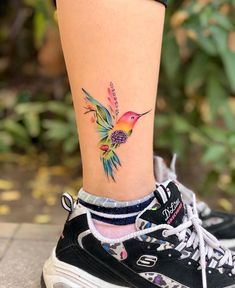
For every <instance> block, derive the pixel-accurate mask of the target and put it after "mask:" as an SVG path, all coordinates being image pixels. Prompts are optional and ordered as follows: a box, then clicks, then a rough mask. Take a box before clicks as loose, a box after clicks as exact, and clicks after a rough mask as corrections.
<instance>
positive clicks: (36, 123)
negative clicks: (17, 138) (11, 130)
mask: <svg viewBox="0 0 235 288" xmlns="http://www.w3.org/2000/svg"><path fill="white" fill-rule="evenodd" d="M24 123H25V126H26V128H27V130H28V131H29V135H30V136H31V137H37V136H39V133H40V118H39V116H38V114H36V113H33V112H28V113H27V114H25V115H24Z"/></svg>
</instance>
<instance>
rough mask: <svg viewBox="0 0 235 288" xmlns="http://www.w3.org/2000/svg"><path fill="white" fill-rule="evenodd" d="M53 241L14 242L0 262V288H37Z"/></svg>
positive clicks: (53, 243)
mask: <svg viewBox="0 0 235 288" xmlns="http://www.w3.org/2000/svg"><path fill="white" fill-rule="evenodd" d="M54 245H55V242H54V241H33V240H27V241H23V240H14V241H13V242H12V243H11V245H10V248H9V249H8V250H7V252H6V254H5V256H4V258H3V260H2V261H1V262H0V271H1V273H0V288H39V287H40V277H41V272H42V267H43V263H44V261H45V260H46V259H47V258H48V256H49V255H50V251H51V249H52V248H53V247H54Z"/></svg>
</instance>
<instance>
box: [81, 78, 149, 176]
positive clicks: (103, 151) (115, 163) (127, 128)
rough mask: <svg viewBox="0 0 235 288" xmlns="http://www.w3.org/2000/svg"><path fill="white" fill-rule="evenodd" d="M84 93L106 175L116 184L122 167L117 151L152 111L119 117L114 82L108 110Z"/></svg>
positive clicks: (87, 111) (109, 94)
mask: <svg viewBox="0 0 235 288" xmlns="http://www.w3.org/2000/svg"><path fill="white" fill-rule="evenodd" d="M82 91H83V93H84V100H85V103H86V106H85V107H84V108H85V109H86V112H85V114H88V113H91V114H92V118H91V120H92V122H93V123H94V124H95V125H96V129H97V132H98V133H99V136H100V141H99V149H100V160H101V162H102V164H103V168H104V171H105V174H106V176H107V177H108V178H111V179H112V180H113V181H114V182H115V171H116V170H118V167H120V166H121V161H120V159H119V157H118V155H117V154H116V149H117V148H118V147H119V146H120V145H122V144H125V143H126V142H127V140H128V138H129V137H130V136H131V135H132V132H133V129H134V127H135V125H136V123H137V122H138V120H139V119H140V118H141V117H142V116H144V115H146V114H147V113H149V112H150V111H151V110H149V111H147V112H145V113H141V114H139V113H136V112H133V111H128V112H126V113H124V114H123V115H122V116H120V117H119V105H118V101H117V96H116V92H115V89H114V85H113V83H112V82H111V83H110V85H109V87H108V91H107V92H108V97H107V100H108V106H107V108H106V107H105V106H104V105H103V104H101V103H100V102H99V101H97V100H96V99H95V98H94V97H92V96H91V95H90V94H89V93H88V92H87V91H86V90H85V89H83V88H82Z"/></svg>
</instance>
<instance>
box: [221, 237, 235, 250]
mask: <svg viewBox="0 0 235 288" xmlns="http://www.w3.org/2000/svg"><path fill="white" fill-rule="evenodd" d="M220 243H221V244H222V246H224V247H226V248H229V249H232V250H235V239H226V240H220Z"/></svg>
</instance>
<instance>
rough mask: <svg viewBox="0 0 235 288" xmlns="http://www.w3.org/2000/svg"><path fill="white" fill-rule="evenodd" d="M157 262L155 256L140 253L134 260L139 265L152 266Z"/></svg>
mask: <svg viewBox="0 0 235 288" xmlns="http://www.w3.org/2000/svg"><path fill="white" fill-rule="evenodd" d="M156 262H157V256H152V255H142V256H141V257H140V258H139V259H138V261H137V262H136V263H137V265H139V266H144V267H153V266H154V265H155V264H156Z"/></svg>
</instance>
